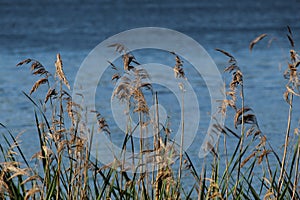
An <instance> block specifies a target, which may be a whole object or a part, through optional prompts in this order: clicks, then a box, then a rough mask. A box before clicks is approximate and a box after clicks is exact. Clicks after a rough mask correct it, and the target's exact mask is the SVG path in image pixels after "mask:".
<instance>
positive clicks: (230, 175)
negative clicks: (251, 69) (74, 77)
mask: <svg viewBox="0 0 300 200" xmlns="http://www.w3.org/2000/svg"><path fill="white" fill-rule="evenodd" d="M287 31H288V34H287V38H288V41H289V43H290V46H291V49H290V52H288V53H289V57H290V60H289V62H288V63H287V67H286V70H285V72H284V74H283V77H284V78H285V79H286V85H285V86H283V87H285V88H286V91H285V93H284V94H283V96H284V99H285V101H286V103H287V104H286V105H287V107H288V108H289V110H288V113H283V114H284V115H287V119H286V123H287V127H286V130H285V131H284V132H285V133H284V134H282V139H283V140H284V143H283V148H282V149H273V147H272V145H271V144H270V143H269V141H268V138H267V137H266V135H265V134H264V133H263V132H262V131H261V130H260V128H259V119H257V118H256V116H255V114H254V111H253V110H252V109H251V108H250V107H247V106H245V101H246V100H247V99H245V97H244V85H243V73H242V69H241V68H240V67H239V64H238V62H237V60H236V58H235V57H234V56H233V55H231V54H230V53H229V52H227V51H224V50H222V49H216V50H217V51H219V52H220V53H222V54H224V56H226V57H227V58H228V59H229V61H228V62H227V67H226V68H225V70H224V73H226V74H227V75H229V76H231V80H230V82H229V83H226V86H225V87H226V89H225V90H226V99H225V100H222V106H221V107H220V110H219V112H221V113H222V114H223V115H224V116H225V115H226V114H227V111H228V110H230V112H231V113H234V114H233V116H231V115H229V116H228V115H227V117H228V119H232V121H233V127H229V126H228V125H226V124H225V125H220V124H218V123H217V122H216V123H215V124H214V128H213V130H212V131H214V132H215V133H221V134H220V138H219V141H218V143H217V145H215V146H212V145H211V144H209V143H208V144H207V148H208V150H209V151H210V152H211V154H209V156H210V157H211V160H209V162H208V160H206V159H204V162H203V165H202V166H195V165H194V164H193V162H192V160H191V159H190V157H189V155H188V154H187V153H186V152H184V151H183V138H184V134H185V133H184V123H186V122H185V121H184V118H182V122H181V123H182V127H183V128H182V133H181V142H180V144H175V143H174V141H173V140H172V137H171V136H172V135H171V132H170V129H169V127H168V124H161V123H160V121H159V114H158V113H159V111H158V109H159V108H158V106H156V107H155V113H154V116H155V117H154V119H155V120H153V121H151V122H150V121H149V115H150V113H149V112H150V111H149V106H151V103H149V102H147V98H146V97H145V96H146V95H150V96H151V97H152V99H153V102H154V105H158V104H157V102H158V101H159V94H158V93H157V92H155V91H154V89H153V88H152V85H151V83H150V82H148V80H149V75H148V73H147V71H146V70H145V69H141V68H138V66H139V65H140V64H139V62H138V61H137V60H136V59H135V58H134V57H133V56H132V55H131V54H130V51H129V50H127V49H126V47H124V46H123V45H122V44H112V45H110V46H109V47H108V48H115V49H116V51H117V52H119V53H120V55H121V56H122V59H123V66H122V67H121V68H122V69H121V68H120V67H119V66H116V65H115V64H114V63H110V62H109V63H110V65H111V68H112V69H114V70H115V72H116V73H114V74H113V75H112V81H113V82H115V83H116V87H115V89H114V91H113V97H114V98H117V99H119V100H120V101H123V102H126V103H127V112H128V113H130V114H131V115H135V116H136V118H137V119H138V123H137V126H136V127H132V125H131V121H130V120H131V119H130V118H128V119H127V121H128V125H127V126H128V128H127V130H126V133H125V134H124V140H123V145H122V152H121V155H120V158H123V159H118V157H116V158H115V160H114V162H112V163H110V164H107V165H103V164H101V163H100V161H99V160H98V159H97V158H94V157H93V156H92V155H91V148H92V147H91V145H92V137H86V135H87V132H88V135H91V136H93V133H94V131H95V130H89V129H87V127H86V124H87V123H88V122H87V121H86V119H85V116H84V115H83V114H82V113H84V112H92V113H94V114H95V118H96V119H95V121H96V125H95V127H96V126H97V129H98V131H99V132H101V134H105V135H106V137H107V138H110V140H112V139H111V135H113V134H114V133H113V132H112V131H111V130H110V128H109V126H108V123H107V121H106V119H105V118H104V117H103V116H102V115H101V114H100V112H99V111H96V110H92V111H86V110H85V108H82V107H81V105H80V102H73V101H72V97H71V95H70V91H71V87H70V85H69V82H68V79H67V77H66V76H65V74H64V71H63V62H62V58H61V57H60V54H57V58H56V62H55V67H56V71H55V74H54V75H53V74H51V73H50V72H49V71H47V69H46V67H44V66H43V65H42V64H41V63H40V62H39V61H37V60H34V59H26V60H23V61H21V62H20V63H18V64H17V67H21V66H25V65H30V70H31V72H32V74H33V75H34V76H37V77H39V79H38V80H37V81H36V82H35V83H34V84H33V86H32V89H31V90H30V92H29V94H27V93H25V92H24V95H25V97H26V98H28V100H29V101H30V102H31V103H32V106H33V107H34V113H33V119H32V120H33V121H34V122H35V124H36V133H37V134H38V138H39V141H38V142H39V146H40V149H39V150H38V151H37V152H35V153H34V154H33V155H30V156H31V157H28V156H27V155H24V153H23V151H22V148H21V146H20V145H19V143H18V136H15V133H12V132H10V130H9V129H8V128H7V127H6V126H5V125H4V124H2V123H0V126H2V128H3V129H4V130H5V131H4V132H1V137H2V138H3V141H5V143H4V144H0V150H1V154H0V158H1V161H0V162H1V163H0V198H1V199H155V200H160V199H172V200H173V199H251V200H252V199H300V183H299V181H300V180H299V179H300V173H299V163H300V135H299V134H300V132H299V127H298V128H296V129H294V130H293V129H292V128H291V121H292V117H293V118H296V119H297V117H298V118H299V116H293V115H292V114H293V106H299V105H294V104H293V102H294V99H295V98H299V96H300V89H299V87H300V82H299V74H300V73H299V70H298V69H299V64H300V57H299V55H298V54H297V52H296V50H295V44H294V40H293V33H292V30H291V29H290V27H288V30H287ZM265 37H267V34H262V35H260V36H258V37H257V38H255V39H254V40H253V41H252V42H251V43H250V45H249V49H250V51H252V50H253V48H254V46H255V45H256V44H257V43H258V42H259V41H260V40H262V39H264V38H265ZM170 54H171V55H172V56H174V58H175V65H174V67H173V69H174V74H175V77H174V78H176V79H178V80H180V79H184V78H185V73H184V64H183V61H182V60H181V58H180V56H179V55H177V54H176V52H170ZM117 83H118V84H117ZM42 85H43V86H42ZM181 86H182V85H181ZM40 87H46V88H47V90H48V91H47V93H46V94H45V96H44V97H43V98H35V97H34V96H33V95H34V93H36V92H37V90H39V88H40ZM179 87H180V85H179ZM181 89H182V93H184V88H181ZM79 95H80V94H79ZM182 96H183V98H182V101H184V95H182ZM82 99H83V100H84V97H82ZM182 110H184V108H182ZM182 112H183V111H182ZM148 125H149V126H152V127H153V131H154V133H153V139H151V143H149V140H147V139H144V138H145V137H144V136H145V134H147V133H146V131H145V129H144V128H143V127H144V126H148ZM159 127H162V130H161V131H159V130H160V129H159ZM135 129H138V130H139V134H140V137H139V138H138V139H137V138H134V137H133V136H132V133H133V131H134V130H135ZM95 132H96V131H95ZM95 134H96V133H95ZM228 138H231V139H232V138H233V139H234V140H235V141H236V143H235V146H234V147H233V151H232V153H229V147H228ZM136 145H137V146H138V148H135V146H136ZM231 150H232V147H231ZM281 151H282V152H281ZM128 152H129V153H130V152H131V153H132V156H131V157H130V158H131V160H130V162H132V164H133V166H136V167H135V168H134V169H132V170H131V172H128V171H127V170H126V168H125V162H127V161H125V157H126V156H127V157H128V155H126V156H125V154H128ZM230 152H231V151H230ZM146 153H151V155H152V157H151V159H150V160H151V162H152V165H151V168H147V167H148V163H147V162H144V159H140V158H141V157H143V156H145V155H148V154H146ZM136 155H138V157H137V156H136ZM271 159H272V162H271V161H270V160H271ZM137 160H142V163H136V162H137ZM274 163H275V164H274ZM257 172H259V173H257ZM187 176H188V177H189V179H188V181H189V184H186V183H185V182H184V181H186V179H185V178H186V177H187Z"/></svg>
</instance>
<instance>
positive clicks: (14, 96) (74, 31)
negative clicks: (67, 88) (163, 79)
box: [0, 0, 300, 159]
mask: <svg viewBox="0 0 300 200" xmlns="http://www.w3.org/2000/svg"><path fill="white" fill-rule="evenodd" d="M299 9H300V1H299V0H288V1H286V0H285V1H284V0H266V1H248V0H241V1H233V0H229V1H224V0H217V1H171V0H168V1H164V2H161V1H139V0H132V1H121V0H119V1H113V2H112V1H109V0H107V1H98V2H94V1H81V0H76V1H71V0H70V1H58V0H52V1H41V2H39V1H36V2H33V1H32V2H28V1H22V0H15V1H5V0H2V1H1V2H0V122H1V123H3V124H5V125H6V126H7V127H9V128H10V129H12V130H13V132H15V133H18V132H21V131H23V136H24V137H21V138H22V145H24V146H26V147H28V148H26V151H28V152H33V151H34V152H35V151H36V148H37V146H35V144H36V145H37V142H36V141H37V136H36V132H35V129H34V128H33V126H34V121H32V119H33V106H32V105H31V103H30V102H29V101H28V100H27V99H26V98H25V97H24V95H22V91H26V92H28V91H29V90H30V88H31V86H32V84H33V81H34V80H36V79H35V78H34V77H32V76H31V75H30V72H29V70H27V69H22V70H21V69H17V68H16V67H15V65H16V63H18V62H19V61H20V60H23V59H25V58H28V57H30V58H35V59H37V60H39V61H40V62H42V63H43V64H44V65H45V66H47V67H48V69H49V70H50V71H52V72H54V70H55V68H54V62H55V59H56V57H55V56H56V53H58V52H60V53H61V55H62V58H63V61H64V66H65V67H64V70H65V73H66V74H67V77H68V78H69V82H70V83H71V85H72V84H73V83H74V79H75V76H76V72H77V70H78V69H79V67H80V65H81V63H82V61H83V60H84V58H85V57H86V56H87V55H88V53H89V52H90V51H91V50H92V49H93V48H94V47H95V46H96V45H98V44H99V43H100V42H102V41H103V40H104V39H106V38H108V37H110V36H112V35H114V34H117V33H119V32H122V31H125V30H128V29H132V28H138V27H148V26H154V27H165V28H170V29H174V30H176V31H179V32H182V33H184V34H186V35H188V36H190V37H192V38H194V39H195V40H196V41H198V42H199V43H200V44H201V45H202V46H203V47H204V48H205V49H206V50H207V52H208V53H209V54H210V55H211V57H212V58H213V59H214V61H215V63H216V64H217V66H218V68H219V69H220V71H222V70H223V69H224V67H225V66H226V62H227V58H226V57H224V56H223V55H222V54H220V53H218V52H216V51H215V50H214V49H215V48H222V49H225V50H226V51H229V52H231V53H232V54H233V55H234V56H235V57H236V58H237V60H238V62H239V64H240V67H241V68H242V71H243V74H244V79H245V80H244V85H245V96H246V105H247V106H249V107H251V108H253V110H254V112H255V114H256V116H257V118H258V122H259V125H260V128H261V129H262V132H263V133H264V134H266V135H267V137H268V138H270V140H271V143H272V144H273V146H274V147H275V149H278V148H281V145H282V141H283V138H284V130H285V127H286V119H287V111H288V106H287V104H286V103H285V101H284V100H283V97H282V94H283V92H284V90H285V88H284V84H285V83H286V80H284V79H283V76H282V74H283V71H284V69H285V65H286V63H287V61H288V56H289V43H288V40H287V38H286V33H287V31H286V25H290V26H291V27H292V30H293V32H294V40H295V43H296V49H297V47H299V46H298V45H299V44H300V23H299V22H300V15H299ZM262 33H267V34H268V35H269V36H268V38H267V39H265V40H263V41H261V43H259V44H258V45H257V46H255V47H254V51H253V52H252V53H250V52H249V49H248V46H249V42H250V41H251V40H252V39H254V38H255V37H256V36H258V35H260V34H262ZM271 38H273V42H272V43H271V44H270V46H268V40H269V39H271ZM142 55H143V54H142ZM159 56H160V55H159V54H155V52H154V53H153V54H152V55H151V57H152V59H153V57H154V58H155V59H159ZM143 59H144V61H145V62H146V61H147V59H150V60H151V58H147V57H145V58H143ZM187 75H188V76H190V77H189V79H190V80H192V81H195V82H194V84H199V85H201V87H200V89H203V90H202V91H204V92H203V93H202V95H199V97H198V98H199V99H201V102H203V104H201V106H200V108H201V109H202V111H203V113H204V114H203V121H202V124H201V125H200V128H199V135H198V136H197V138H196V139H195V142H194V144H193V145H192V146H191V147H190V148H189V150H188V152H189V153H191V154H192V155H194V158H195V159H197V158H196V156H197V153H198V147H199V144H198V143H197V140H198V139H200V138H201V137H202V135H203V134H204V133H205V131H206V129H205V125H206V123H207V120H209V108H207V107H206V104H207V102H205V99H207V98H208V97H209V96H208V93H207V91H206V90H205V85H204V83H203V81H201V80H198V79H196V78H194V77H193V73H192V72H190V73H188V74H187ZM227 77H228V76H227ZM106 92H109V91H108V89H107V91H106ZM165 97H166V96H165ZM42 98H43V97H42ZM99 99H101V96H99ZM162 99H163V100H162V102H164V101H166V100H165V99H164V98H163V97H162ZM202 100H203V101H202ZM168 102H169V101H166V105H167V104H168ZM173 103H174V102H173ZM175 103H176V102H175ZM169 105H170V104H169ZM294 105H295V106H294V109H295V113H294V117H295V120H294V121H293V124H292V127H293V128H295V127H296V126H297V120H299V119H300V100H299V98H298V99H297V98H295V103H294ZM98 106H99V109H101V111H100V112H101V113H102V114H103V113H104V115H106V116H107V117H108V119H111V116H110V114H109V112H110V111H109V110H105V106H102V107H101V104H100V105H98ZM176 109H177V108H176V107H174V111H172V112H174V113H173V116H172V117H173V118H174V122H173V127H172V128H174V129H176V127H178V126H177V125H178V119H176V117H175V116H176V113H177V112H178V110H176ZM169 114H170V115H172V113H169ZM172 117H171V118H172ZM226 120H227V121H228V123H229V124H232V122H231V120H232V118H229V117H228V118H227V119H226ZM176 124H177V125H176ZM171 125H172V122H171ZM202 125H203V126H202ZM112 129H114V127H113V125H112Z"/></svg>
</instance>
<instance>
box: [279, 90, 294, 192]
mask: <svg viewBox="0 0 300 200" xmlns="http://www.w3.org/2000/svg"><path fill="white" fill-rule="evenodd" d="M289 105H290V106H289V114H288V122H287V128H286V133H285V142H284V151H283V156H282V161H281V169H280V176H279V179H278V183H279V187H278V191H277V194H278V196H280V195H279V194H280V191H281V189H282V185H283V178H284V173H285V162H286V154H287V148H288V143H289V137H290V130H291V119H292V109H293V94H291V98H290V101H289Z"/></svg>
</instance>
